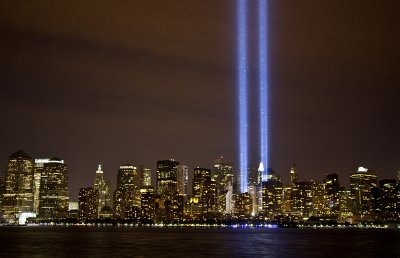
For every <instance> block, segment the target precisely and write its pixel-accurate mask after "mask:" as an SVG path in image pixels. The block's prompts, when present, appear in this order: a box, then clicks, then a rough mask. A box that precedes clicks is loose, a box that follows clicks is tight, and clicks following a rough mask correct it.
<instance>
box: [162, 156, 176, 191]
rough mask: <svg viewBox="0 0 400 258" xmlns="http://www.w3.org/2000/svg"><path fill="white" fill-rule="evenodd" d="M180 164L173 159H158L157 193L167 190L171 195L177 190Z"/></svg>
mask: <svg viewBox="0 0 400 258" xmlns="http://www.w3.org/2000/svg"><path fill="white" fill-rule="evenodd" d="M178 165H179V162H178V161H175V160H173V159H171V160H160V161H157V193H158V194H159V195H164V194H166V193H167V192H168V194H170V195H171V194H174V193H175V192H177V184H178V173H177V166H178Z"/></svg>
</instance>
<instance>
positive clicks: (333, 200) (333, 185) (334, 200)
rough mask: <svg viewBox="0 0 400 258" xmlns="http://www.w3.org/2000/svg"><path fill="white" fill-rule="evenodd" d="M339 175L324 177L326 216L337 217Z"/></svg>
mask: <svg viewBox="0 0 400 258" xmlns="http://www.w3.org/2000/svg"><path fill="white" fill-rule="evenodd" d="M339 187H340V185H339V175H338V174H328V175H327V176H326V199H327V205H328V208H329V210H328V215H331V216H338V215H339Z"/></svg>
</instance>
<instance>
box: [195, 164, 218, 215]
mask: <svg viewBox="0 0 400 258" xmlns="http://www.w3.org/2000/svg"><path fill="white" fill-rule="evenodd" d="M192 187H193V189H192V196H193V197H194V198H197V199H198V204H199V206H200V208H201V210H202V214H203V216H204V215H206V214H208V213H215V212H216V204H217V198H216V191H217V184H216V182H215V180H214V179H213V178H212V177H211V170H210V169H207V168H199V167H197V168H195V169H194V172H193V183H192Z"/></svg>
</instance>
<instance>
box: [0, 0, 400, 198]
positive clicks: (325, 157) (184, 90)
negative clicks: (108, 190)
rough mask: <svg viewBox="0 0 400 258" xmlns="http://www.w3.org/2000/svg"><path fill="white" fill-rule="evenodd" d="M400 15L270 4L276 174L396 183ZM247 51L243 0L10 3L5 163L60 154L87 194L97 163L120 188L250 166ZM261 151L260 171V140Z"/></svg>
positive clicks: (3, 39) (2, 26) (382, 7)
mask: <svg viewBox="0 0 400 258" xmlns="http://www.w3.org/2000/svg"><path fill="white" fill-rule="evenodd" d="M249 2H250V5H251V11H250V17H251V19H252V21H250V25H251V28H250V31H251V34H250V44H251V46H252V48H251V50H250V52H251V53H256V49H255V47H256V42H257V36H256V35H255V31H256V25H257V24H256V19H257V17H256V16H255V13H256V12H255V10H254V7H256V6H255V4H254V3H255V1H249ZM399 7H400V4H398V3H397V1H365V0H364V1H361V0H353V1H338V0H334V1H331V0H325V1H312V0H303V1H298V0H290V1H289V0H286V1H285V0H279V1H270V4H269V25H270V30H269V47H270V48H269V49H270V60H269V62H270V71H269V73H270V99H271V102H270V125H271V126H270V138H271V146H270V151H271V152H270V161H271V164H270V166H271V167H272V168H274V169H275V170H276V171H277V173H279V174H281V175H283V176H284V179H285V180H286V179H287V174H288V170H289V167H290V165H291V163H292V162H293V161H295V162H296V163H297V164H298V169H299V173H300V178H301V179H315V180H316V181H320V180H322V178H323V177H324V175H325V174H326V173H339V174H340V176H341V178H340V180H341V181H342V182H343V183H346V182H347V181H348V179H347V178H348V173H349V172H350V171H352V170H355V169H356V168H357V167H358V166H361V165H363V166H366V167H368V168H370V169H371V170H374V171H377V172H378V173H379V175H380V178H394V177H395V174H396V171H397V170H398V169H400V158H399V157H400V152H399V147H398V146H399V144H400V137H399V133H400V122H399V115H400V108H399V107H400V105H399V97H398V96H399V94H398V93H399V89H398V88H399V86H400V85H399V84H400V79H399V76H400V73H399V71H400V69H399V68H400V65H399V62H400V36H399V31H400V26H399V25H400V18H399V17H400V16H399V15H398V10H399ZM235 47H236V42H235V1H233V0H217V1H216V0H201V1H200V0H191V1H188V0H179V1H178V0H171V1H165V0H153V1H152V0H147V1H2V2H0V57H1V58H0V85H1V89H2V93H1V94H0V118H1V120H2V121H3V122H2V126H1V127H0V162H1V163H0V164H3V165H1V166H3V167H4V166H5V164H6V160H7V157H8V155H9V154H11V153H12V152H14V151H16V150H17V149H24V150H25V151H26V152H28V153H29V154H31V155H32V156H34V157H51V156H59V157H60V158H63V159H65V160H66V162H67V164H68V166H69V170H70V187H71V190H72V191H71V192H72V193H71V196H72V197H73V198H75V197H76V196H75V195H76V194H77V189H78V188H79V187H85V186H87V185H90V184H92V181H93V178H94V173H95V170H96V166H97V163H102V164H104V169H105V173H106V177H108V178H109V179H111V181H113V182H115V180H116V179H115V178H116V172H117V169H118V166H119V165H120V164H122V163H124V162H132V163H134V164H141V163H145V164H150V165H152V166H153V167H155V164H156V161H157V160H160V159H168V158H175V159H176V160H178V161H180V162H182V163H184V164H188V165H189V166H190V170H192V169H193V166H197V165H199V166H204V167H210V166H211V163H212V160H213V158H214V157H215V156H217V155H220V154H223V155H224V156H226V158H228V159H231V160H234V161H236V159H237V139H236V138H237V137H236V135H237V129H236V110H237V108H236V81H235V78H236V77H235V69H236V64H235V61H236V56H235V54H236V53H235ZM251 58H252V65H251V67H250V68H251V69H250V72H251V74H250V75H251V78H252V79H251V87H252V90H251V91H252V94H251V96H252V99H251V102H252V104H253V107H252V108H251V111H252V112H251V117H252V120H251V125H250V130H251V132H252V134H253V135H257V133H258V132H257V131H256V129H257V128H256V124H257V112H256V107H257V98H255V94H256V87H257V79H256V76H257V74H256V66H255V64H256V59H254V56H252V57H251ZM253 99H254V100H253ZM251 149H252V151H253V155H252V158H251V159H252V160H253V161H255V162H256V161H257V153H256V152H257V144H256V136H252V147H251ZM1 173H2V174H4V170H2V171H1Z"/></svg>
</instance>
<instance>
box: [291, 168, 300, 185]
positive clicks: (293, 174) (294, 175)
mask: <svg viewBox="0 0 400 258" xmlns="http://www.w3.org/2000/svg"><path fill="white" fill-rule="evenodd" d="M298 181H299V176H298V174H297V168H296V164H294V163H293V165H292V167H291V168H290V184H291V185H295V184H296V183H297V182H298Z"/></svg>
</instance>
